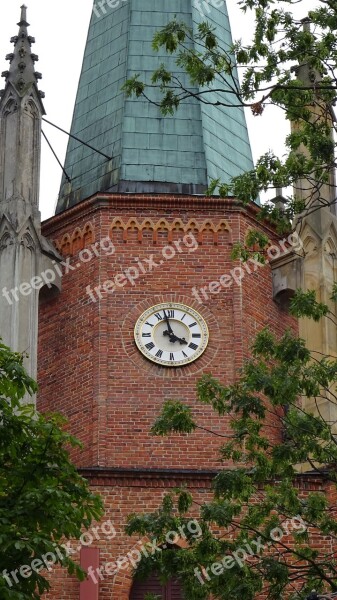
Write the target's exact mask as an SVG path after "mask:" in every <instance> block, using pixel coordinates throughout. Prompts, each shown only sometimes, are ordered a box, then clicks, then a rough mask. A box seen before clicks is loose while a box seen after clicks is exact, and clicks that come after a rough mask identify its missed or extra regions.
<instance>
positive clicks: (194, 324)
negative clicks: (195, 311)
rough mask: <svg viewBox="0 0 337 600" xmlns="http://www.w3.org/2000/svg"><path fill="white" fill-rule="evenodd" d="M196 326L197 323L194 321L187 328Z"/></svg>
mask: <svg viewBox="0 0 337 600" xmlns="http://www.w3.org/2000/svg"><path fill="white" fill-rule="evenodd" d="M196 324H197V322H196V321H194V323H191V325H189V327H190V328H192V327H195V326H196Z"/></svg>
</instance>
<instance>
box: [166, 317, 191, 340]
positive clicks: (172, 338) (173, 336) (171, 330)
mask: <svg viewBox="0 0 337 600" xmlns="http://www.w3.org/2000/svg"><path fill="white" fill-rule="evenodd" d="M163 313H164V318H165V321H166V323H167V329H168V331H164V332H163V335H169V336H170V342H172V344H174V342H180V344H187V342H186V340H185V338H180V337H178V336H177V335H176V334H175V333H174V331H173V329H172V327H171V325H170V321H169V318H168V316H167V314H166V312H165V310H164V309H163Z"/></svg>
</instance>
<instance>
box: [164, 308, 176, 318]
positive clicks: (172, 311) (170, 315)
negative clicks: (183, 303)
mask: <svg viewBox="0 0 337 600" xmlns="http://www.w3.org/2000/svg"><path fill="white" fill-rule="evenodd" d="M165 312H166V314H167V317H168V318H169V319H174V315H175V312H174V310H165Z"/></svg>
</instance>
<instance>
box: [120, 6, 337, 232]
mask: <svg viewBox="0 0 337 600" xmlns="http://www.w3.org/2000/svg"><path fill="white" fill-rule="evenodd" d="M238 4H239V5H240V7H241V9H242V11H243V12H245V13H247V12H248V13H251V16H252V19H251V21H252V25H253V22H255V27H254V28H253V36H252V41H251V43H250V44H244V43H243V42H242V41H241V40H238V41H235V42H234V43H233V45H232V46H231V47H229V48H226V47H223V45H222V43H221V40H219V39H218V38H217V36H216V31H215V30H214V28H213V27H212V26H211V24H210V23H208V22H202V23H200V24H199V25H198V27H197V30H196V32H193V31H192V30H190V29H189V27H187V25H186V23H184V22H182V21H178V20H177V19H175V20H173V21H172V22H170V23H168V24H167V26H165V27H164V28H163V29H162V30H160V31H158V32H157V33H156V34H155V37H154V40H153V46H154V48H155V49H156V50H159V49H161V48H164V49H165V50H166V51H167V53H169V54H172V55H174V56H175V58H176V62H177V64H178V65H179V66H180V67H181V66H182V67H183V68H184V70H185V71H186V72H187V74H188V76H189V80H190V83H191V87H190V88H188V87H186V85H185V86H184V85H183V82H182V81H180V80H179V79H178V78H177V75H176V74H175V73H174V72H173V71H170V70H168V69H167V66H165V64H162V65H160V67H159V68H158V69H157V70H156V71H155V72H154V73H153V75H152V82H151V84H150V85H149V84H145V83H144V82H143V81H141V80H140V79H139V75H136V76H134V77H133V78H131V79H130V80H129V81H127V83H126V84H125V86H124V89H125V90H126V92H127V94H128V95H133V94H134V95H136V96H138V97H139V96H142V97H145V98H147V99H148V100H149V102H153V103H155V104H157V105H159V106H160V108H161V110H162V112H163V114H172V113H173V112H174V111H176V110H177V109H178V108H179V105H180V104H181V103H183V102H184V101H185V100H186V99H190V98H191V96H192V95H193V97H194V98H195V99H196V100H198V101H199V102H202V103H203V104H213V105H223V106H226V107H228V110H229V111H230V110H231V107H233V106H243V107H247V108H249V109H250V110H251V111H252V113H253V115H254V116H256V118H262V115H263V113H264V112H265V111H266V110H267V109H268V106H270V105H274V106H276V107H278V108H279V109H280V110H281V111H283V114H284V116H285V118H286V119H287V120H288V121H289V122H291V124H292V127H291V133H290V134H289V135H288V136H287V137H286V140H285V142H286V147H287V154H286V156H285V158H280V157H278V156H276V155H275V154H274V153H273V152H268V153H266V154H264V155H263V156H261V157H260V158H259V159H258V160H257V163H256V166H255V168H254V169H252V170H251V171H249V172H246V173H243V174H242V175H240V176H237V177H234V178H232V179H231V181H225V182H224V181H219V180H218V181H214V182H213V183H212V185H211V186H210V190H209V192H208V193H209V194H211V193H214V192H215V191H216V192H217V193H219V194H220V196H228V195H233V196H234V197H235V198H237V199H239V200H240V201H241V202H243V203H244V204H246V203H249V202H251V200H255V199H256V198H257V197H258V196H259V194H260V192H263V191H266V190H270V189H273V190H274V196H275V189H276V190H277V189H278V188H288V187H289V186H293V185H295V184H296V182H299V181H300V182H301V183H302V186H301V188H302V191H301V193H298V188H297V192H296V191H295V193H294V194H292V195H291V196H289V197H288V198H287V201H286V202H285V206H284V209H283V208H282V209H280V208H279V207H275V205H274V204H273V203H270V202H269V203H266V204H265V205H264V206H263V207H262V210H261V211H260V215H259V218H262V219H263V218H265V217H266V216H267V217H268V218H269V220H271V221H272V222H274V223H275V224H276V225H277V227H278V229H279V231H280V232H283V231H284V230H286V229H288V228H289V224H290V222H291V220H292V219H293V218H294V217H295V216H296V215H299V214H300V213H301V214H302V215H303V211H305V210H306V211H308V212H312V211H313V210H318V209H319V208H321V207H322V206H327V207H328V206H329V205H331V204H333V203H335V201H336V198H335V192H334V190H333V189H332V186H333V182H332V175H331V173H332V170H333V169H334V168H335V167H336V158H335V149H336V142H335V141H334V139H333V135H332V132H333V131H334V132H336V120H335V118H334V114H333V108H332V105H333V104H334V101H335V98H336V91H337V40H336V30H337V5H336V2H335V1H334V0H317V3H316V7H315V8H314V9H313V10H311V11H310V12H309V17H308V19H310V22H311V26H310V25H309V22H308V19H307V20H304V23H303V22H300V21H298V20H296V19H295V17H294V16H293V13H292V5H297V7H298V6H301V5H302V6H303V13H304V14H306V13H305V11H306V10H307V8H306V2H305V1H304V0H281V1H280V2H277V3H275V2H274V1H273V0H241V1H240V2H238ZM205 5H206V3H205ZM212 10H215V9H214V8H212V6H211V5H209V7H208V13H209V16H210V17H211V11H212ZM206 17H207V14H206ZM238 71H239V73H240V76H241V77H240V79H241V85H239V81H238V76H237V72H238ZM192 87H193V88H194V89H193V91H192ZM195 87H197V89H198V90H199V91H197V92H196V91H195ZM158 90H159V91H160V94H158ZM295 189H296V187H295ZM327 189H328V190H329V194H328V196H329V197H327Z"/></svg>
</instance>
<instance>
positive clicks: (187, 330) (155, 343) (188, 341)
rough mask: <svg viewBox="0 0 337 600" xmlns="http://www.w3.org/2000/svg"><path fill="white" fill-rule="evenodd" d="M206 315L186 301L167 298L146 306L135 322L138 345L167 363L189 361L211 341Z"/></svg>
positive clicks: (164, 363) (143, 351)
mask: <svg viewBox="0 0 337 600" xmlns="http://www.w3.org/2000/svg"><path fill="white" fill-rule="evenodd" d="M208 337H209V334H208V327H207V324H206V321H205V320H204V318H203V317H202V316H201V315H200V314H199V313H198V312H197V311H196V310H194V309H193V308H190V307H189V306H186V305H185V304H179V303H176V302H167V303H163V304H156V305H155V306H152V307H151V308H149V309H148V310H146V311H145V312H144V313H143V314H142V315H141V316H140V317H139V319H138V321H137V323H136V326H135V342H136V344H137V346H138V349H139V350H140V351H141V352H142V354H144V356H146V358H148V359H149V360H152V361H153V362H155V363H157V364H158V365H164V366H166V367H179V366H182V365H186V364H188V363H190V362H192V361H194V360H196V359H197V358H199V356H201V354H202V353H203V352H204V351H205V350H206V347H207V344H208Z"/></svg>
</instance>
